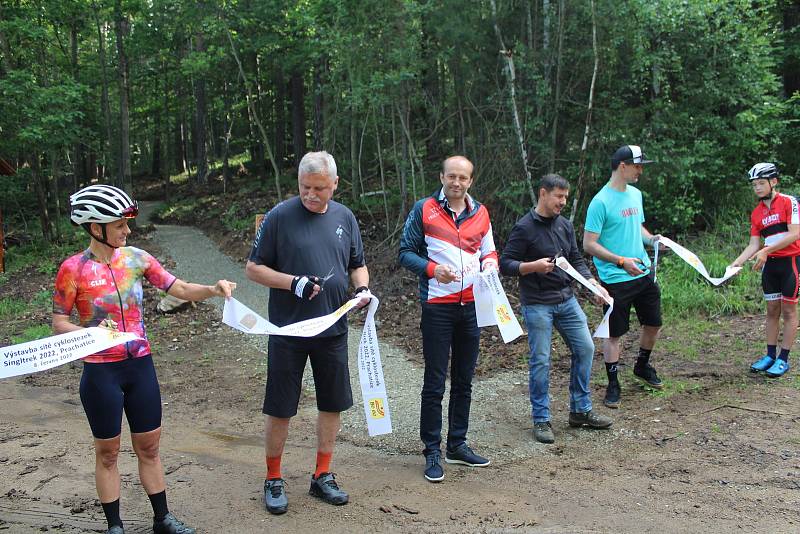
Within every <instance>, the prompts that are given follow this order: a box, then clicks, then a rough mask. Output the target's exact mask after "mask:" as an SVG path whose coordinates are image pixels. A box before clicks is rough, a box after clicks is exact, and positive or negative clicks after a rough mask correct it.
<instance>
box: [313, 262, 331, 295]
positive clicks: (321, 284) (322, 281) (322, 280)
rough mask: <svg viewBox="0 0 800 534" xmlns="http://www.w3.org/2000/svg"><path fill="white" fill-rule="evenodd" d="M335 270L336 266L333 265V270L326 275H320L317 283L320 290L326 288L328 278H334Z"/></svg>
mask: <svg viewBox="0 0 800 534" xmlns="http://www.w3.org/2000/svg"><path fill="white" fill-rule="evenodd" d="M333 270H334V267H331V270H330V271H328V274H326V275H325V276H320V277H319V284H317V285H318V286H319V290H320V291H322V290H323V289H325V282H327V281H328V280H330V279H331V278H333Z"/></svg>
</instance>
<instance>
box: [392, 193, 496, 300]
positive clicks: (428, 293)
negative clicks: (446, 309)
mask: <svg viewBox="0 0 800 534" xmlns="http://www.w3.org/2000/svg"><path fill="white" fill-rule="evenodd" d="M466 202H467V207H466V209H464V211H463V212H461V214H459V215H458V217H456V216H455V213H454V212H453V211H452V210H451V209H450V207H449V204H448V202H447V198H446V197H445V196H444V193H443V192H442V190H441V189H439V191H437V192H436V193H434V194H433V195H432V196H430V197H427V198H423V199H422V200H419V201H417V203H416V204H414V207H413V208H412V209H411V212H410V213H409V214H408V218H407V219H406V223H405V226H404V227H403V235H402V237H401V239H400V258H399V259H400V265H402V266H403V267H405V268H407V269H408V270H410V271H412V272H414V273H415V274H417V275H418V276H419V278H420V281H419V294H420V300H422V302H427V303H430V304H449V303H465V302H473V301H474V300H475V297H474V296H473V294H472V284H473V282H474V280H475V277H476V276H477V274H478V273H479V272H480V270H481V267H482V266H483V264H484V262H487V261H491V262H494V263H495V265H497V251H496V250H495V246H494V238H493V236H492V224H491V222H490V221H489V211H488V210H487V209H486V207H485V206H484V205H483V204H480V203H478V202H477V201H475V200H474V199H473V198H472V197H470V196H469V195H467V197H466ZM441 264H444V265H451V266H453V267H454V268H455V270H456V272H458V273H459V274H460V275H461V279H460V280H456V281H454V282H450V283H448V284H443V283H439V282H438V281H437V280H436V278H434V276H433V270H434V269H435V268H436V266H437V265H441Z"/></svg>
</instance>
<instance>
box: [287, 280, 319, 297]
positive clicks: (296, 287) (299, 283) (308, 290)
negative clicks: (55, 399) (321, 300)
mask: <svg viewBox="0 0 800 534" xmlns="http://www.w3.org/2000/svg"><path fill="white" fill-rule="evenodd" d="M320 282H322V280H321V279H320V277H319V276H314V275H313V274H306V275H303V276H295V277H294V280H292V293H294V294H295V296H296V297H297V298H299V299H303V300H308V299H309V298H310V297H311V294H312V293H313V292H314V285H319V283H320Z"/></svg>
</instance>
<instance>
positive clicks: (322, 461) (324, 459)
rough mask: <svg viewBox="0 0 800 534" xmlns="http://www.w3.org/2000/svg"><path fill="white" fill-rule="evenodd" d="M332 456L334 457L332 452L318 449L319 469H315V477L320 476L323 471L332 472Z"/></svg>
mask: <svg viewBox="0 0 800 534" xmlns="http://www.w3.org/2000/svg"><path fill="white" fill-rule="evenodd" d="M331 458H333V453H332V452H320V451H317V469H316V471H314V478H319V476H320V475H321V474H322V473H330V471H331Z"/></svg>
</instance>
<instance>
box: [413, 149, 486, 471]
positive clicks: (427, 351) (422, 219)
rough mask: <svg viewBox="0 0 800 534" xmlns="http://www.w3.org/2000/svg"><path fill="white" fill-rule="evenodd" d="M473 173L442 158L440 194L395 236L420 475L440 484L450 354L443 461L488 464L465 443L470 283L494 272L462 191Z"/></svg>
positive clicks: (471, 203) (471, 361) (482, 225)
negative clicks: (418, 374) (417, 313)
mask: <svg viewBox="0 0 800 534" xmlns="http://www.w3.org/2000/svg"><path fill="white" fill-rule="evenodd" d="M472 172H473V165H472V163H471V162H470V161H469V160H468V159H467V158H465V157H463V156H453V157H450V158H447V159H446V160H445V161H444V163H443V164H442V172H441V174H440V175H439V179H440V180H441V182H442V187H441V189H439V190H438V191H437V192H436V193H434V194H433V195H432V196H430V197H428V198H423V199H422V200H419V201H418V202H417V203H416V204H414V207H413V208H412V209H411V212H410V213H409V214H408V218H407V219H406V223H405V227H404V228H403V236H402V238H401V239H400V264H401V265H402V266H403V267H405V268H407V269H408V270H410V271H412V272H413V273H415V274H417V275H418V276H419V294H420V301H421V303H422V320H421V323H420V327H421V330H422V352H423V356H424V358H425V377H424V381H423V385H422V399H421V409H420V438H421V439H422V442H423V443H424V444H425V450H424V452H423V454H424V455H425V460H426V464H425V478H426V479H427V480H429V481H431V482H440V481H441V480H443V479H444V471H443V469H442V466H441V463H440V459H441V450H440V446H441V435H442V397H443V396H444V389H445V379H446V378H447V366H448V363H449V362H450V358H451V351H452V362H451V366H450V367H451V368H450V407H449V410H448V432H447V452H446V455H445V461H446V462H447V463H452V464H461V465H468V466H470V467H485V466H487V465H489V460H487V459H486V458H483V457H481V456H479V455H477V454H475V453H474V452H473V451H472V449H470V447H469V446H468V445H467V442H466V441H467V429H468V427H469V410H470V402H471V399H472V375H473V374H474V372H475V364H476V363H477V361H478V345H479V341H480V329H479V328H478V322H477V319H476V317H475V298H474V296H473V294H472V284H473V282H474V280H475V279H476V277H477V275H478V272H479V271H483V270H487V269H497V251H496V250H495V246H494V239H493V238H492V225H491V223H490V222H489V212H488V211H487V210H486V207H485V206H483V205H482V204H479V203H478V202H476V201H475V200H474V199H473V198H472V197H471V196H469V194H468V193H467V191H468V190H469V188H470V186H471V185H472V181H473V176H472Z"/></svg>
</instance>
